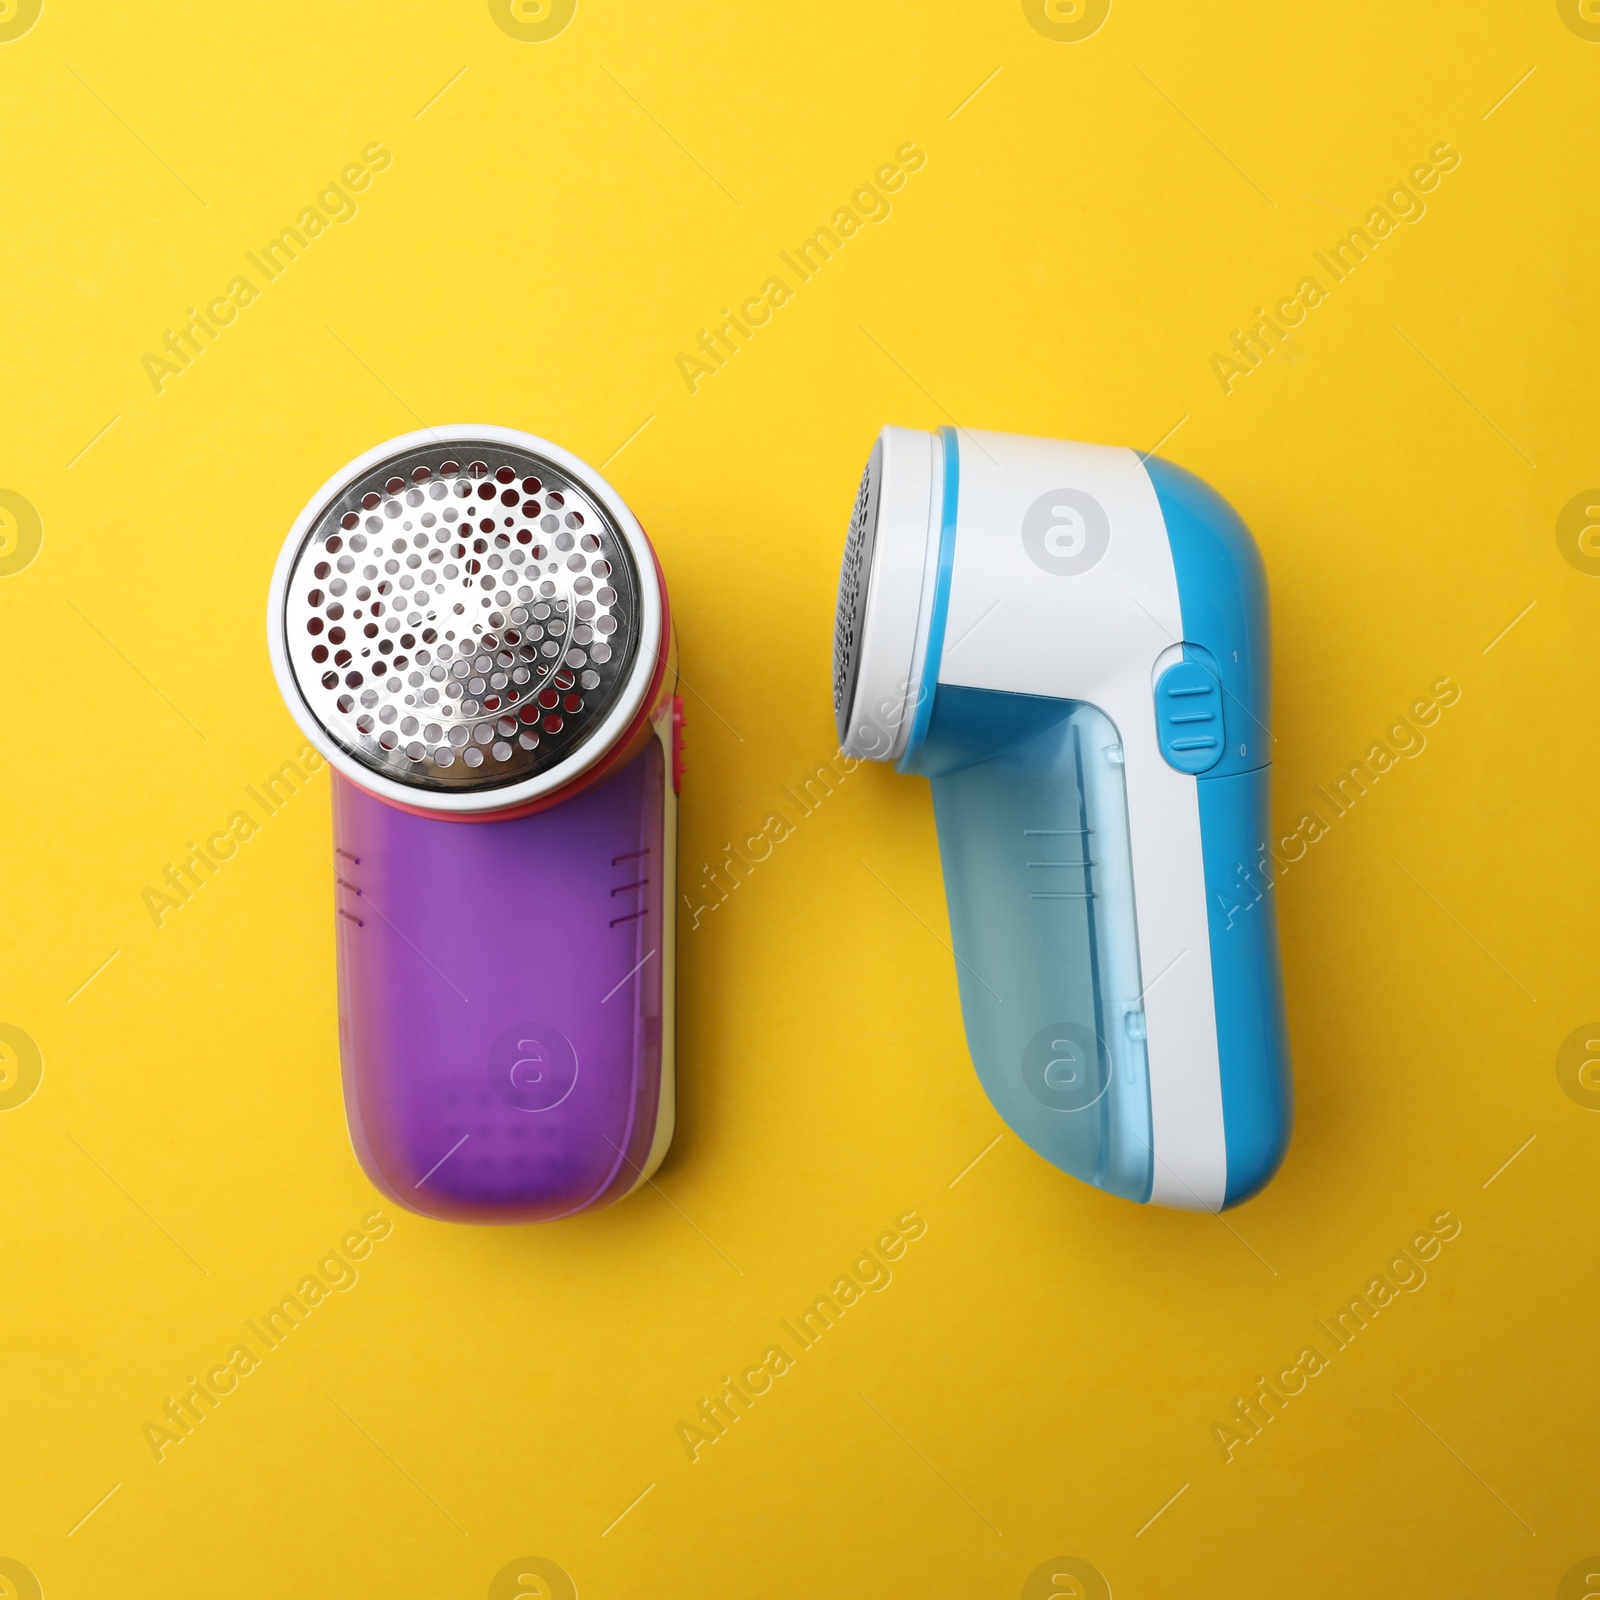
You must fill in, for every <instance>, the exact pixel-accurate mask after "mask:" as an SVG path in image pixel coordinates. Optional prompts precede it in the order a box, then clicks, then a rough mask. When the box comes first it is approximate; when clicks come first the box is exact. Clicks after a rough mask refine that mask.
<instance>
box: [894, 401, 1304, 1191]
mask: <svg viewBox="0 0 1600 1600" xmlns="http://www.w3.org/2000/svg"><path fill="white" fill-rule="evenodd" d="M1145 466H1146V469H1147V471H1148V472H1149V475H1150V479H1151V482H1152V483H1153V485H1154V486H1155V490H1156V495H1157V498H1158V500H1159V502H1160V506H1161V511H1162V514H1163V517H1164V518H1165V520H1166V524H1167V532H1168V537H1169V540H1170V544H1171V549H1172V559H1173V565H1174V568H1175V570H1176V575H1177V581H1178V594H1179V604H1180V608H1181V611H1182V618H1183V630H1184V644H1185V649H1184V656H1185V658H1186V659H1185V661H1184V663H1183V664H1182V666H1181V668H1180V669H1177V672H1176V677H1174V678H1173V679H1172V681H1171V682H1170V683H1168V684H1167V692H1168V695H1169V698H1172V699H1174V700H1175V702H1177V701H1183V700H1184V698H1185V696H1188V697H1189V699H1190V701H1191V702H1192V703H1194V704H1200V703H1201V702H1202V701H1204V703H1205V704H1206V705H1208V706H1210V707H1212V709H1213V712H1214V711H1215V710H1216V709H1217V708H1216V705H1215V700H1214V699H1212V698H1210V697H1208V696H1206V695H1204V694H1203V693H1202V691H1204V690H1205V688H1206V685H1207V684H1215V685H1217V686H1219V687H1220V728H1217V726H1216V725H1217V722H1218V718H1217V717H1216V716H1215V715H1213V716H1212V717H1211V718H1210V719H1209V720H1208V721H1207V722H1206V728H1207V730H1208V736H1209V731H1210V730H1212V729H1216V731H1218V732H1220V734H1221V736H1222V741H1223V743H1222V749H1221V752H1220V754H1214V753H1213V752H1212V751H1211V750H1210V749H1209V748H1207V749H1206V750H1204V751H1203V752H1202V751H1201V750H1200V748H1199V746H1198V745H1197V744H1196V743H1195V742H1194V741H1193V740H1192V739H1188V740H1184V739H1175V740H1173V741H1171V742H1173V743H1174V744H1175V745H1177V746H1178V747H1179V748H1176V749H1174V750H1173V751H1169V760H1170V761H1171V763H1172V764H1173V765H1174V766H1175V767H1177V768H1178V770H1180V771H1189V772H1191V773H1193V774H1194V777H1195V783H1196V788H1197V793H1198V801H1199V813H1200V835H1201V850H1202V854H1203V857H1204V861H1203V867H1204V875H1205V885H1206V902H1207V922H1208V929H1209V934H1210V955H1211V970H1212V989H1213V999H1214V1003H1215V1012H1216V1028H1217V1056H1218V1060H1219V1063H1220V1076H1221V1085H1220V1087H1221V1097H1222V1109H1223V1123H1224V1140H1225V1146H1226V1159H1227V1186H1226V1194H1225V1197H1224V1204H1225V1205H1235V1204H1237V1203H1238V1202H1239V1201H1241V1200H1245V1199H1248V1198H1249V1197H1250V1196H1251V1195H1253V1194H1254V1193H1256V1192H1257V1191H1258V1190H1259V1189H1260V1188H1261V1187H1262V1185H1263V1184H1265V1183H1266V1182H1267V1180H1268V1179H1269V1178H1270V1177H1271V1176H1272V1174H1273V1173H1274V1172H1275V1171H1276V1170H1277V1167H1278V1165H1279V1163H1280V1162H1281V1161H1282V1159H1283V1154H1284V1151H1285V1149H1286V1147H1287V1144H1288V1138H1289V1128H1290V1123H1291V1120H1292V1088H1291V1081H1290V1076H1289V1052H1288V1034H1287V1027H1286V1024H1285V1019H1284V1007H1283V989H1282V980H1281V976H1280V971H1279V963H1278V935H1277V911H1276V903H1275V897H1274V895H1273V893H1272V857H1271V853H1270V851H1269V850H1268V848H1267V839H1268V830H1269V828H1270V821H1271V819H1270V766H1269V762H1270V759H1271V756H1270V744H1271V738H1272V735H1271V732H1270V722H1271V706H1270V699H1269V693H1270V690H1269V680H1268V672H1269V666H1270V658H1269V644H1268V632H1267V606H1266V579H1265V574H1264V571H1263V569H1262V565H1261V559H1260V556H1259V554H1258V552H1257V550H1256V547H1255V543H1254V541H1253V540H1252V539H1251V537H1250V534H1249V532H1248V530H1247V529H1246V528H1245V526H1244V524H1243V522H1242V521H1241V520H1240V519H1239V517H1238V515H1237V514H1236V513H1235V512H1234V511H1233V509H1232V508H1231V507H1230V506H1229V505H1228V504H1227V502H1226V501H1224V500H1223V499H1222V498H1221V496H1220V495H1218V494H1216V493H1215V491H1213V490H1212V489H1210V488H1209V487H1208V486H1207V485H1206V484H1204V483H1202V482H1201V481H1200V480H1199V479H1198V478H1196V477H1194V476H1193V475H1192V474H1190V473H1188V472H1185V471H1184V470H1183V469H1182V468H1180V467H1174V466H1172V465H1170V464H1169V463H1167V462H1163V461H1160V460H1157V459H1154V458H1150V459H1148V460H1146V462H1145ZM944 479H945V481H944V503H943V508H942V517H941V530H940V534H941V536H940V551H939V570H938V574H937V580H936V584H935V592H934V607H933V614H932V619H931V626H930V629H929V638H928V645H927V659H926V664H925V667H924V675H923V685H922V694H921V697H920V699H919V703H918V708H917V715H916V720H915V722H914V724H913V727H912V731H911V735H910V738H909V740H908V744H907V748H906V751H905V754H904V755H903V756H902V757H901V760H900V762H899V768H900V770H901V771H902V772H914V773H920V774H921V775H923V776H925V777H927V778H929V779H930V780H931V784H932V789H933V803H934V813H935V818H936V821H937V825H938V832H939V851H940V856H941V859H942V862H943V867H944V881H945V893H946V898H947V901H948V905H949V912H950V933H951V940H952V944H953V946H954V949H955V956H956V966H957V981H958V983H959V986H960V992H961V1009H962V1016H963V1019H964V1021H965V1024H966V1032H967V1042H968V1046H969V1048H970V1050H971V1053H972V1058H973V1063H974V1065H975V1066H976V1068H977V1071H978V1076H979V1079H980V1081H981V1082H982V1083H983V1086H984V1089H985V1091H986V1092H987V1093H988V1095H989V1098H990V1099H991V1100H992V1101H993V1102H994V1104H995V1107H996V1109H997V1110H998V1111H999V1112H1000V1113H1001V1115H1002V1116H1003V1117H1004V1118H1005V1120H1006V1121H1007V1123H1009V1124H1010V1126H1011V1127H1012V1128H1013V1129H1014V1130H1015V1131H1016V1132H1017V1133H1018V1135H1019V1136H1020V1137H1022V1138H1023V1139H1024V1140H1025V1141H1026V1142H1027V1143H1028V1144H1029V1145H1030V1146H1032V1148H1033V1149H1035V1150H1036V1151H1038V1152H1039V1154H1041V1155H1042V1156H1044V1157H1045V1158H1046V1159H1047V1160H1048V1161H1051V1162H1053V1163H1054V1164H1055V1165H1056V1166H1058V1167H1061V1168H1063V1169H1064V1170H1065V1171H1067V1172H1070V1173H1072V1174H1073V1175H1074V1176H1075V1177H1078V1178H1081V1179H1082V1180H1083V1181H1084V1182H1086V1183H1092V1184H1095V1185H1096V1186H1097V1187H1099V1188H1102V1189H1105V1190H1108V1191H1109V1192H1111V1193H1113V1194H1117V1195H1121V1196H1123V1197H1124V1198H1126V1199H1130V1200H1135V1201H1146V1200H1148V1199H1149V1197H1150V1192H1151V1180H1152V1173H1153V1164H1154V1162H1153V1152H1152V1147H1151V1115H1150V1083H1149V1066H1148V1057H1147V1053H1146V1041H1145V1026H1144V1007H1143V1003H1142V995H1143V992H1144V983H1145V978H1144V976H1143V975H1142V974H1141V972H1140V963H1139V943H1138V912H1137V906H1136V904H1135V900H1134V892H1133V873H1132V854H1131V848H1130V844H1129V836H1128V805H1127V789H1126V784H1125V779H1124V770H1123V756H1122V743H1121V738H1120V736H1119V734H1118V731H1117V729H1116V728H1115V727H1114V726H1113V724H1112V723H1111V721H1110V719H1109V718H1108V717H1107V716H1106V715H1105V714H1104V712H1102V711H1101V710H1100V709H1099V708H1097V707H1095V706H1092V705H1089V704H1087V703H1085V702H1081V701H1072V700H1054V699H1047V698H1042V697H1039V696H1034V695H1024V694H1006V693H1002V692H998V691H993V690H980V689H968V688H962V687H958V686H955V685H951V684H940V683H938V681H937V675H938V663H939V661H940V660H941V658H942V654H943V636H944V620H945V615H946V609H947V596H948V590H949V581H950V571H951V566H952V561H953V555H954V539H955V511H956V503H957V490H958V485H959V457H958V446H957V440H956V438H955V435H954V430H950V429H946V430H945V451H944ZM1190 663H1193V666H1192V667H1191V665H1190ZM1172 670H1173V669H1169V672H1171V671H1172ZM1152 692H1153V693H1154V690H1153V691H1152ZM1180 714H1181V711H1180ZM1178 731H1179V732H1180V733H1181V732H1183V731H1184V729H1183V728H1182V727H1180V728H1179V730H1178ZM1164 747H1165V746H1164ZM1202 766H1203V767H1204V770H1199V769H1200V768H1201V767H1202ZM1152 976H1158V975H1152Z"/></svg>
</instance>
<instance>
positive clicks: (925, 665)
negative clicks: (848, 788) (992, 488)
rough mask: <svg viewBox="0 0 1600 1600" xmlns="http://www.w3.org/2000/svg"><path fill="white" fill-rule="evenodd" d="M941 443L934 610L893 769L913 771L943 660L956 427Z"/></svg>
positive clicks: (956, 496)
mask: <svg viewBox="0 0 1600 1600" xmlns="http://www.w3.org/2000/svg"><path fill="white" fill-rule="evenodd" d="M939 438H940V440H941V442H942V443H943V445H944V483H943V499H942V501H941V503H940V507H939V569H938V572H937V573H936V574H935V576H934V580H933V610H932V611H931V612H930V613H929V616H928V643H927V648H926V649H925V650H924V652H923V656H922V683H921V685H920V687H919V689H918V692H917V710H916V715H915V716H914V717H913V718H912V720H911V732H910V735H909V736H908V737H907V739H906V747H905V750H904V752H903V753H902V754H901V756H900V759H899V760H898V761H897V762H895V771H896V772H910V771H912V770H913V769H912V765H911V764H912V762H913V761H915V759H916V755H917V751H918V750H919V749H920V748H921V747H922V741H923V740H924V739H925V738H926V737H927V734H928V723H929V720H930V719H931V718H932V716H933V696H934V691H935V690H936V689H937V688H938V686H939V667H940V665H941V663H942V661H943V659H944V630H945V621H946V619H947V617H948V616H949V612H950V573H951V571H952V569H953V568H954V566H955V564H956V506H957V502H958V501H959V500H960V490H961V457H960V454H959V452H958V450H957V447H956V430H955V429H954V428H941V429H940V430H939Z"/></svg>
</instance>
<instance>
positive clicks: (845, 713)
mask: <svg viewBox="0 0 1600 1600" xmlns="http://www.w3.org/2000/svg"><path fill="white" fill-rule="evenodd" d="M882 477H883V443H882V441H881V440H880V441H879V442H878V443H877V444H875V445H874V446H873V447H872V454H871V456H870V457H869V458H868V460H867V468H866V471H865V472H863V473H862V474H861V487H860V489H858V490H857V491H856V503H855V508H854V509H853V510H852V511H851V513H850V531H849V533H848V534H847V535H846V536H845V542H844V562H843V564H842V565H841V567H840V569H839V605H838V609H837V610H836V611H835V612H834V619H833V715H834V720H835V721H836V722H837V723H838V724H839V738H840V741H841V742H842V741H843V740H844V738H845V734H846V731H847V729H848V727H849V722H850V703H851V701H852V700H853V699H854V697H855V681H856V666H857V663H858V661H859V659H860V655H861V628H862V624H863V622H864V621H865V620H866V614H867V581H868V579H869V577H870V576H871V573H872V545H873V539H874V536H875V535H876V533H877V528H878V487H879V483H880V481H881V479H882Z"/></svg>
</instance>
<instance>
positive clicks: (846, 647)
mask: <svg viewBox="0 0 1600 1600" xmlns="http://www.w3.org/2000/svg"><path fill="white" fill-rule="evenodd" d="M942 467H943V450H942V446H941V444H940V441H939V440H938V438H937V437H935V436H934V435H933V434H928V433H921V432H918V431H916V430H915V429H911V428H885V429H884V430H883V432H882V433H880V434H879V435H878V440H877V443H876V444H874V445H873V447H872V455H871V457H870V458H869V459H868V461H867V468H866V471H865V472H864V473H862V475H861V487H860V489H859V491H858V492H857V494H856V503H855V508H854V509H853V510H852V512H851V513H850V529H849V532H848V533H847V534H846V536H845V544H844V562H843V565H842V566H841V568H840V572H839V606H838V610H837V612H836V613H835V616H834V629H833V714H834V718H835V720H836V721H837V723H838V725H839V745H840V748H841V749H842V750H843V751H844V753H845V754H846V755H850V756H855V757H857V758H858V759H860V760H864V761H892V760H894V759H895V758H896V757H897V756H899V755H900V753H901V752H902V751H903V750H904V749H905V745H906V738H907V735H908V734H909V732H910V729H911V722H912V718H913V716H914V715H915V712H916V707H917V699H918V694H919V689H920V681H919V680H920V674H919V671H918V667H919V663H920V661H921V658H922V653H923V650H924V647H925V645H926V642H927V632H928V611H929V607H930V605H931V601H932V583H933V578H934V569H935V566H936V562H935V561H934V560H933V559H931V558H930V551H932V550H936V549H937V548H938V521H939V508H940V505H941V503H942V496H941V494H940V492H939V489H938V484H937V474H938V473H939V472H941V471H942Z"/></svg>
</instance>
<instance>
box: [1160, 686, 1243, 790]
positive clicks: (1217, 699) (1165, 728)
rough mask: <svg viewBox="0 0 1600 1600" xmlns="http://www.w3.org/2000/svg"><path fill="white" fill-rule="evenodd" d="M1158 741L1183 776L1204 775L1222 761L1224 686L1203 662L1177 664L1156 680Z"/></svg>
mask: <svg viewBox="0 0 1600 1600" xmlns="http://www.w3.org/2000/svg"><path fill="white" fill-rule="evenodd" d="M1156 738H1157V740H1159V741H1160V744H1161V753H1162V755H1164V756H1165V757H1166V758H1167V765H1168V766H1169V767H1176V768H1177V769H1178V771H1179V772H1189V773H1198V772H1204V771H1205V770H1206V769H1207V768H1208V767H1214V766H1215V765H1216V764H1217V762H1219V761H1220V760H1221V759H1222V752H1223V750H1224V749H1225V748H1226V739H1227V732H1226V730H1225V729H1224V727H1223V723H1222V685H1221V684H1220V683H1219V682H1218V681H1217V678H1216V675H1215V674H1214V673H1213V672H1212V671H1211V670H1210V669H1209V668H1208V667H1207V666H1205V664H1204V663H1203V662H1199V661H1175V662H1173V664H1172V665H1171V666H1170V667H1168V668H1167V670H1166V671H1165V672H1163V673H1162V674H1161V676H1160V677H1159V678H1158V679H1157V680H1156Z"/></svg>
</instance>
